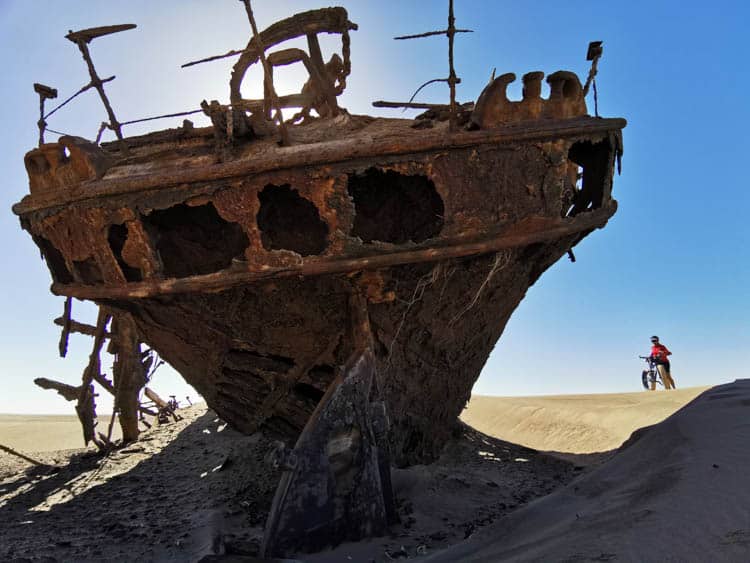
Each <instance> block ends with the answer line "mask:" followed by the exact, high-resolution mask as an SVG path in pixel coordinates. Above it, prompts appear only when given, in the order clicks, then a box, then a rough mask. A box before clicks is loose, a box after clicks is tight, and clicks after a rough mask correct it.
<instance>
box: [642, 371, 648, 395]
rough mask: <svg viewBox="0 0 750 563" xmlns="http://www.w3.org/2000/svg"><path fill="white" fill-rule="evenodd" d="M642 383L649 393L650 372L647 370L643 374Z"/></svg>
mask: <svg viewBox="0 0 750 563" xmlns="http://www.w3.org/2000/svg"><path fill="white" fill-rule="evenodd" d="M641 383H643V388H644V389H645V390H646V391H648V370H646V369H644V370H643V371H642V372H641Z"/></svg>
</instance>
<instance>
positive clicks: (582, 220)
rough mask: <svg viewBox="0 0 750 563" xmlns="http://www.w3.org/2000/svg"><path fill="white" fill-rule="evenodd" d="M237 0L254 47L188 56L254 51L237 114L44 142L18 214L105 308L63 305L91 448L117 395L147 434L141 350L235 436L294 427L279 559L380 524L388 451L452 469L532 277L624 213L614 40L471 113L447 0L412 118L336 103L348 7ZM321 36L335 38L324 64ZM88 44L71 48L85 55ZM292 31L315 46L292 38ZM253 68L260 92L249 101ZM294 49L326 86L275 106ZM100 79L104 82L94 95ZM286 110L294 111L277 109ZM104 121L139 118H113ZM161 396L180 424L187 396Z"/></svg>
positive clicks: (236, 79) (385, 518) (56, 286)
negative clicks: (591, 107) (440, 41)
mask: <svg viewBox="0 0 750 563" xmlns="http://www.w3.org/2000/svg"><path fill="white" fill-rule="evenodd" d="M243 4H244V5H245V9H246V12H247V15H248V18H249V20H250V24H251V29H252V37H251V38H250V40H249V42H248V44H247V46H246V47H245V48H244V49H242V50H237V51H232V52H230V53H227V54H226V55H221V56H219V57H209V58H207V59H202V60H201V61H195V62H193V63H187V64H186V65H185V66H187V65H189V64H196V63H198V62H205V61H208V60H215V59H217V58H221V57H224V56H238V57H239V58H238V60H237V62H236V63H235V65H234V67H233V71H232V75H231V78H230V80H229V102H228V103H221V102H220V101H218V100H212V101H210V102H208V101H204V102H203V103H202V104H201V108H202V111H204V112H205V113H206V114H207V115H208V116H209V117H210V119H211V123H212V126H211V127H206V128H195V127H193V126H192V124H189V123H186V125H185V126H184V127H182V128H180V129H176V130H167V131H158V132H154V133H150V134H147V135H142V136H138V137H128V138H126V139H123V138H122V137H121V136H120V135H119V134H118V141H116V142H113V143H100V142H99V139H97V140H96V142H90V141H87V140H85V139H82V138H78V137H71V136H63V137H61V138H60V139H59V141H58V142H57V143H47V144H43V145H41V146H40V147H38V148H36V149H33V150H31V151H30V152H29V153H28V154H27V155H26V157H25V165H26V169H27V172H28V175H29V187H30V194H29V195H28V196H26V197H25V198H24V199H23V200H22V201H21V202H20V203H18V204H16V205H15V206H14V211H15V212H16V213H17V214H18V215H19V216H20V217H21V223H22V226H23V228H24V229H26V230H27V231H29V233H30V234H31V236H32V237H33V239H34V241H35V242H36V243H37V245H38V246H39V248H40V250H41V251H42V254H43V256H44V259H45V260H46V261H47V265H48V267H49V269H50V272H51V274H52V278H53V286H52V291H53V292H54V293H55V294H58V295H62V296H65V297H66V298H71V297H76V298H80V299H89V300H93V301H94V302H96V303H98V304H99V305H100V318H99V320H98V322H97V324H96V326H95V327H91V326H87V325H84V324H81V323H77V322H75V321H74V320H73V319H72V318H71V314H70V308H69V305H68V304H67V303H66V309H65V312H64V315H63V317H62V318H61V320H60V324H61V325H62V327H63V335H62V338H61V344H60V349H61V352H63V351H64V349H65V342H67V335H68V334H69V333H70V332H83V333H86V334H92V335H93V336H94V349H93V351H92V355H91V358H90V362H89V366H88V367H87V369H86V370H85V371H84V374H83V377H82V382H81V385H80V386H79V387H75V388H72V389H71V388H68V387H65V386H64V384H58V383H56V382H52V383H50V382H49V381H45V382H44V385H45V386H46V387H47V388H51V389H55V390H57V391H58V392H60V393H61V394H63V395H64V396H66V395H67V396H73V394H74V393H75V396H76V400H77V410H78V411H79V417H80V418H81V421H82V423H83V425H84V434H85V437H86V439H87V440H92V439H95V438H96V436H95V431H94V426H93V420H94V418H93V413H94V412H95V410H94V409H95V404H94V397H95V394H94V383H97V384H99V385H101V386H102V387H104V388H105V389H106V390H107V391H109V392H111V393H113V394H114V395H115V399H116V400H115V404H116V408H117V409H118V411H119V412H120V416H121V424H123V425H124V426H123V432H124V433H125V432H127V436H128V439H132V438H133V437H135V436H137V431H138V416H139V415H138V411H139V410H140V411H141V412H142V411H143V408H144V406H143V405H142V404H139V403H138V402H137V394H138V393H137V390H140V388H142V387H143V386H144V385H145V383H146V380H147V379H148V374H149V370H150V369H152V366H153V365H155V364H154V363H151V364H148V361H149V358H147V357H145V356H144V355H143V354H142V353H141V351H140V348H139V346H140V343H141V342H144V343H147V344H148V346H150V347H151V349H152V350H155V351H157V352H158V354H159V355H160V356H161V357H163V358H164V359H166V360H167V361H168V362H169V363H170V364H171V365H173V366H174V367H175V368H176V369H177V370H178V371H179V372H180V373H181V374H182V375H183V376H184V377H185V379H186V380H188V381H189V382H190V383H191V384H192V385H193V386H194V387H195V388H196V389H197V390H198V391H199V392H200V393H201V394H202V395H203V397H204V398H205V399H206V402H207V403H208V404H209V406H210V407H211V408H212V409H214V410H215V411H216V412H217V414H218V415H219V416H220V417H221V418H222V419H223V420H225V421H227V422H228V423H229V424H230V425H232V426H233V427H234V428H236V429H238V430H240V431H241V432H244V433H248V434H249V433H253V432H255V431H257V430H258V429H263V430H264V431H266V432H268V433H269V434H272V435H275V436H276V437H278V438H279V440H280V442H281V443H282V446H283V447H279V448H277V449H276V450H274V451H275V454H274V455H273V456H271V457H273V458H274V459H275V463H277V464H278V465H279V466H280V467H283V468H284V477H283V479H282V482H281V484H280V485H279V488H278V490H277V493H276V497H275V500H274V506H273V509H272V511H271V514H270V516H269V520H268V523H267V527H266V535H265V538H264V543H263V551H264V553H265V554H266V555H273V556H278V555H285V554H289V553H293V552H295V551H298V550H314V549H318V548H320V547H322V546H324V545H328V544H333V543H337V542H340V541H343V540H346V539H357V538H360V537H365V536H368V535H373V534H379V533H383V532H384V531H385V530H386V528H387V525H388V524H389V522H392V521H393V518H395V511H394V509H393V499H392V491H391V486H390V474H389V468H390V465H391V464H392V463H393V464H395V465H399V466H404V465H409V464H415V463H429V462H430V461H432V460H434V459H436V458H437V456H438V455H439V453H440V451H441V448H442V447H443V445H444V444H445V442H446V440H447V439H448V438H449V437H450V435H451V433H452V432H453V430H454V429H455V425H456V421H457V416H458V414H459V413H460V411H461V409H462V408H463V406H464V405H465V403H466V401H467V399H468V397H469V394H470V392H471V388H472V386H473V384H474V381H475V380H476V378H477V377H478V375H479V372H480V370H481V368H482V366H483V365H484V363H485V361H486V359H487V357H488V355H489V353H490V351H491V349H492V348H493V346H494V344H495V342H496V341H497V339H498V338H499V337H500V335H501V334H502V332H503V329H504V327H505V324H506V323H507V321H508V319H509V317H510V315H511V313H512V312H513V310H514V309H515V308H516V307H517V306H518V304H519V303H520V301H521V300H522V299H523V297H524V296H525V294H526V291H527V290H528V288H529V287H530V286H531V285H533V284H534V283H535V282H536V281H537V280H538V279H539V277H540V276H541V275H542V273H543V272H544V271H545V270H546V269H547V268H549V267H550V266H551V265H552V264H554V263H555V262H556V261H557V260H559V259H560V258H561V257H562V256H565V255H566V254H569V255H571V254H572V248H573V247H574V246H575V245H576V244H577V243H578V242H580V240H582V239H583V238H584V237H585V236H587V235H588V234H589V233H591V232H592V231H593V230H595V229H598V228H602V227H604V226H605V225H606V224H607V221H608V220H609V218H610V217H611V216H612V215H613V214H614V213H615V211H616V209H617V202H616V201H615V200H614V199H613V197H612V185H613V176H614V169H615V166H616V165H619V158H620V155H621V154H622V138H621V130H622V129H623V128H624V127H625V125H626V123H625V120H624V119H619V118H595V117H591V116H589V115H588V109H587V106H586V100H585V95H586V92H587V88H588V84H589V83H592V84H593V77H594V76H595V74H596V65H597V61H598V56H600V55H601V45H599V47H598V51H597V49H595V48H592V49H593V50H592V51H591V52H592V57H593V59H592V60H593V63H592V71H591V73H590V75H589V76H590V80H587V85H586V86H585V87H584V86H582V85H581V82H580V80H579V78H578V77H577V76H576V75H575V74H574V73H572V72H569V71H562V70H560V71H556V72H552V73H550V74H547V75H546V83H547V84H548V86H549V94H548V96H547V97H544V96H543V92H542V90H543V89H544V84H543V82H544V78H545V73H544V72H542V71H533V72H529V73H526V74H525V75H523V96H522V99H521V100H518V101H514V100H510V99H509V98H508V96H507V86H508V85H509V84H510V83H511V82H513V81H514V80H515V74H514V73H510V72H509V73H505V74H501V75H500V76H498V77H495V75H494V73H493V77H492V79H491V81H490V83H489V84H488V85H487V87H486V88H484V90H483V91H482V92H481V93H480V94H479V96H478V98H477V99H476V101H475V102H468V103H466V104H458V103H457V102H456V99H455V86H456V85H457V84H458V83H459V78H458V76H457V74H456V71H455V66H454V60H453V43H454V39H455V35H456V34H457V33H460V32H464V31H468V30H460V29H458V28H456V25H455V16H454V13H453V2H452V1H450V2H449V10H448V27H447V28H446V29H445V30H440V31H434V32H427V33H423V34H419V35H418V36H413V37H424V36H432V35H446V36H447V37H448V59H449V60H448V77H447V78H441V79H438V81H440V82H446V83H447V84H448V86H449V90H450V100H449V103H447V104H418V103H414V102H413V101H412V100H410V101H409V102H407V103H404V104H401V103H398V102H382V103H379V105H381V106H391V107H392V106H398V107H421V108H422V109H426V110H427V111H426V112H425V114H423V116H421V118H420V119H418V120H416V126H415V121H413V120H406V119H386V118H374V117H370V116H357V115H350V114H349V113H348V112H346V111H345V110H344V109H343V108H341V107H340V106H339V105H338V101H337V98H338V96H339V95H340V94H341V93H342V92H343V91H344V88H345V87H346V80H347V77H348V76H349V74H350V72H351V60H350V37H349V32H350V31H352V30H356V29H357V25H356V24H354V23H352V22H350V21H349V19H348V14H347V12H346V10H344V9H343V8H324V9H320V10H312V11H308V12H304V13H301V14H297V15H294V16H291V17H290V18H287V19H285V20H282V21H280V22H277V23H274V24H272V25H271V26H269V27H268V28H266V29H264V30H262V31H259V30H258V29H257V26H256V24H255V21H254V17H253V13H252V9H251V6H250V3H249V0H243ZM115 28H117V26H115V27H112V28H95V29H94V30H93V31H92V30H88V31H90V32H91V33H90V34H89V35H90V38H93V37H97V36H99V35H98V34H101V33H103V31H102V30H109V29H115ZM84 31H86V30H84ZM78 33H79V34H82V33H84V32H78ZM321 33H329V34H337V35H340V36H341V54H339V53H334V54H333V55H332V56H331V57H330V58H329V59H328V62H325V59H324V58H323V53H322V50H321V46H320V43H319V41H318V35H319V34H321ZM89 35H85V34H84V35H77V36H74V39H76V41H78V42H79V43H80V44H79V46H81V45H84V46H85V45H86V44H87V42H88V41H86V39H87V38H89ZM90 38H89V39H88V40H90ZM297 38H304V39H306V40H307V50H304V49H301V48H297V47H294V48H286V49H285V48H282V47H281V44H282V43H285V42H286V41H289V40H293V39H297ZM409 38H411V36H410V37H409ZM277 47H278V49H277ZM82 52H83V48H82ZM88 60H89V59H87V62H88ZM257 62H260V63H261V64H262V65H263V67H264V72H263V81H264V96H263V98H262V99H259V100H249V99H244V98H243V97H242V95H241V92H240V86H241V84H242V81H243V79H244V77H245V75H246V72H247V70H248V69H249V68H250V67H251V66H252V65H253V64H255V63H257ZM296 63H301V64H302V65H303V66H304V67H305V69H306V71H307V73H308V75H309V79H308V81H307V82H306V84H305V85H304V86H303V88H302V91H301V92H299V93H297V94H292V95H288V96H278V95H277V94H276V92H275V89H274V85H273V69H274V68H275V67H277V66H283V65H288V64H296ZM103 82H104V81H101V80H99V79H98V78H96V74H95V73H93V71H92V83H91V84H92V85H93V84H98V85H99V86H100V87H101V83H103ZM89 87H91V85H90V86H89ZM102 91H103V89H102ZM105 99H106V98H105V97H103V101H104V100H105ZM106 105H107V104H106V103H105V106H106ZM287 108H297V109H299V111H298V113H296V114H294V116H293V117H292V118H291V119H284V117H283V114H282V112H283V111H286V109H287ZM187 113H189V112H184V114H187ZM48 115H49V114H48ZM165 115H172V116H175V115H178V114H174V113H173V114H165ZM157 117H158V116H157ZM145 119H152V118H144V120H145ZM136 121H138V120H134V121H132V122H136ZM125 123H128V122H125ZM110 125H111V126H112V127H117V128H119V127H121V126H122V124H121V123H118V122H117V120H116V119H115V117H114V114H113V113H112V115H110ZM118 131H119V129H118ZM279 140H280V141H281V144H279V142H278V141H279ZM217 155H218V158H217ZM467 288H468V289H467ZM110 315H111V316H112V317H113V318H114V321H113V322H112V328H110V330H109V331H107V328H106V326H107V319H108V317H109V316H110ZM105 339H109V341H110V348H111V350H114V351H116V353H117V354H118V360H117V362H116V370H115V375H114V378H113V381H111V382H110V381H109V380H108V379H106V378H105V377H104V376H103V375H102V374H101V373H100V363H99V353H100V351H101V349H102V345H103V342H104V340H105ZM151 361H152V362H153V358H151ZM40 385H41V383H40ZM146 394H147V396H148V397H150V398H151V400H152V401H153V402H154V408H155V409H157V410H158V411H161V412H162V414H163V415H164V416H170V414H169V413H168V412H166V411H165V410H164V409H166V408H167V407H169V406H170V401H166V402H165V401H164V400H163V399H161V398H160V397H158V396H156V395H154V394H152V393H151V392H150V390H148V389H147V391H146ZM123 413H124V416H123ZM172 414H174V413H173V411H172ZM98 439H99V440H100V441H101V442H103V445H104V447H106V442H107V440H108V437H107V436H103V435H102V434H99V438H98ZM291 444H295V445H294V447H293V448H291V447H290V445H291ZM314 532H319V533H317V535H316V533H314Z"/></svg>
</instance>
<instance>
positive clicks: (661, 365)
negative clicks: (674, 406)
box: [651, 336, 675, 390]
mask: <svg viewBox="0 0 750 563" xmlns="http://www.w3.org/2000/svg"><path fill="white" fill-rule="evenodd" d="M671 355H672V352H670V351H669V350H668V349H667V347H666V346H664V344H661V343H660V342H659V337H658V336H652V337H651V359H652V360H653V361H654V362H655V363H656V369H658V370H659V375H660V376H661V380H662V381H663V382H664V389H674V388H675V385H674V379H672V373H671V370H670V366H669V358H668V356H671ZM655 387H656V382H652V383H651V389H652V390H653V389H654V388H655Z"/></svg>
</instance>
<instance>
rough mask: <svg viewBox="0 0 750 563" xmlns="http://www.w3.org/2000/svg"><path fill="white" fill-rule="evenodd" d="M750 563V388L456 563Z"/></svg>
mask: <svg viewBox="0 0 750 563" xmlns="http://www.w3.org/2000/svg"><path fill="white" fill-rule="evenodd" d="M550 560H553V561H738V562H739V561H744V562H746V561H750V379H745V380H739V381H736V382H734V383H731V384H727V385H720V386H717V387H714V388H712V389H710V390H709V391H706V392H705V393H703V394H702V395H700V396H699V397H698V398H697V399H696V400H695V401H693V402H692V403H690V404H689V405H687V406H686V407H684V408H683V409H681V410H680V411H678V412H677V413H675V414H674V415H672V416H670V417H669V418H668V419H667V420H665V421H664V422H661V423H659V424H657V425H655V426H651V427H648V428H645V429H642V430H639V431H638V432H636V433H635V434H634V435H633V436H632V437H631V438H630V439H629V440H628V441H627V442H626V443H625V444H624V445H623V447H622V448H621V449H620V451H619V452H618V453H617V454H616V455H614V456H613V457H612V458H611V459H609V460H608V461H607V462H606V463H603V464H601V465H600V466H599V467H597V468H596V469H594V470H592V471H591V472H589V473H587V474H585V475H582V476H581V477H579V478H578V479H576V480H575V481H573V482H572V483H570V484H569V485H568V486H567V487H563V488H560V489H559V490H557V491H556V492H554V493H553V494H551V495H549V496H547V497H545V498H542V499H539V500H538V501H536V502H533V503H530V504H529V505H527V506H525V507H523V508H522V509H520V510H518V511H516V512H514V513H513V514H511V515H509V516H508V517H507V518H504V519H503V520H502V521H499V522H497V523H496V524H494V525H492V526H488V527H486V528H485V529H484V530H481V531H480V532H479V533H477V534H476V535H475V536H474V537H472V538H469V539H468V540H467V541H466V542H464V543H463V544H462V545H459V546H455V547H454V548H451V549H449V550H447V551H446V552H444V553H442V554H438V555H435V556H433V557H431V558H429V559H428V561H431V562H448V561H465V562H479V561H492V562H496V561H550Z"/></svg>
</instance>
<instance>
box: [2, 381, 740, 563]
mask: <svg viewBox="0 0 750 563" xmlns="http://www.w3.org/2000/svg"><path fill="white" fill-rule="evenodd" d="M704 389H705V388H695V389H680V390H677V391H675V392H664V391H661V392H657V393H647V392H642V393H625V394H612V395H579V396H567V397H565V396H556V397H524V398H495V397H474V398H472V401H471V403H470V405H469V407H468V409H466V410H465V411H464V413H463V417H462V418H463V419H464V420H465V421H466V422H468V423H470V424H471V425H473V426H475V427H476V428H477V429H478V430H481V431H483V432H485V433H487V434H490V435H494V436H496V437H497V438H500V439H497V438H492V437H490V436H486V435H484V434H480V433H479V432H477V431H474V430H471V429H469V428H466V429H464V432H463V434H462V436H461V437H460V438H459V439H457V440H454V441H452V442H451V443H450V444H449V445H448V446H447V447H446V449H445V451H444V453H443V456H442V457H441V459H440V460H439V461H438V462H436V463H434V464H432V465H430V466H414V467H410V468H408V469H394V471H393V474H392V475H393V479H394V486H395V490H396V495H397V498H398V499H399V500H398V502H399V506H400V508H399V513H400V515H401V518H402V522H401V524H399V525H397V526H394V527H393V529H392V530H391V531H390V533H389V535H388V536H387V537H385V538H374V539H372V540H369V541H366V542H358V543H352V544H342V545H340V546H338V547H337V548H335V549H333V550H330V551H325V552H323V553H319V554H316V555H312V556H309V555H300V556H299V560H300V561H311V562H312V561H325V562H326V563H332V562H339V561H341V562H347V563H348V562H349V561H353V560H354V561H376V562H378V563H381V562H386V561H391V560H393V559H395V558H402V557H404V558H405V557H409V558H412V557H419V559H420V560H422V561H436V562H448V561H451V562H452V561H467V562H471V561H487V562H495V561H609V560H617V561H709V560H710V561H743V562H744V561H750V447H748V446H749V445H750V422H748V421H750V417H748V413H750V410H748V407H750V380H742V381H738V382H735V383H733V384H728V385H722V386H718V387H715V388H711V389H708V390H707V391H704ZM696 397H697V398H696ZM675 411H676V412H675ZM673 413H674V414H673ZM184 415H185V418H184V420H182V421H181V422H179V423H171V424H169V425H166V426H163V427H155V428H153V429H152V430H150V431H148V432H147V433H145V434H144V437H143V440H142V442H141V443H140V444H136V445H134V446H133V447H130V448H126V449H123V450H121V451H118V452H115V453H113V454H112V455H110V456H108V457H106V458H98V457H96V456H83V457H78V458H74V461H73V463H71V465H69V466H65V467H61V468H60V470H59V471H58V472H54V473H51V474H47V473H44V472H42V473H39V474H37V473H34V472H30V473H29V472H27V473H23V471H21V469H22V465H23V464H22V462H17V465H18V469H16V470H14V471H13V472H12V473H9V474H8V475H9V477H8V478H6V479H5V480H3V479H0V521H2V522H4V523H5V526H0V548H2V547H4V548H5V553H3V549H0V559H1V558H2V557H3V556H5V557H6V558H8V557H10V558H11V559H12V558H14V557H19V556H36V555H38V553H39V551H38V549H39V546H41V545H45V546H48V547H47V548H45V553H48V554H49V555H52V556H54V557H57V558H59V559H61V560H76V561H79V560H80V561H98V560H102V559H109V560H127V559H128V556H127V555H126V554H129V556H130V557H131V560H164V561H195V560H198V559H200V557H202V556H204V555H210V556H212V557H213V556H214V554H215V556H216V557H217V558H216V559H212V560H215V561H225V560H226V561H230V560H233V559H231V558H229V559H222V557H225V555H221V554H222V553H224V554H228V553H230V548H231V549H232V550H234V551H233V553H235V554H237V553H243V554H245V555H254V554H255V553H257V548H258V545H259V543H260V537H261V534H262V529H263V528H262V526H263V522H264V520H265V516H266V514H267V511H268V509H269V507H270V502H271V498H272V494H273V490H274V487H275V480H274V479H273V475H272V473H271V472H269V469H268V467H267V466H265V465H264V464H263V463H262V460H263V457H264V455H265V452H266V451H267V448H268V444H269V441H268V439H266V438H264V437H262V436H260V435H255V436H253V437H247V436H241V435H239V434H238V433H236V432H233V431H231V430H230V429H228V428H227V429H226V430H224V431H222V429H223V428H224V424H223V423H222V422H221V421H220V420H219V419H218V418H216V417H215V415H214V414H212V413H211V412H210V411H208V412H207V411H206V409H205V406H196V407H192V408H191V409H187V410H185V411H184ZM665 418H666V420H663V419H665ZM659 421H661V422H659ZM102 424H104V422H102ZM650 424H653V426H648V425H650ZM641 426H648V427H647V428H644V429H642V430H638V431H636V432H635V434H634V435H633V437H632V438H631V439H630V440H628V442H627V443H626V444H625V446H623V447H622V448H620V449H619V450H617V451H613V453H611V454H609V455H607V456H605V457H606V458H607V460H606V461H605V462H603V463H601V464H599V465H592V466H589V467H587V468H581V467H580V466H579V465H580V464H576V465H574V464H571V463H569V462H568V461H562V460H558V459H554V458H551V457H550V456H547V455H544V454H539V453H537V452H535V451H533V450H528V449H526V448H523V447H519V446H515V445H513V444H511V443H508V442H514V443H520V444H523V445H526V446H531V447H534V448H536V449H541V450H548V451H553V452H570V453H572V454H580V455H584V454H587V453H588V452H596V451H606V450H614V449H615V448H617V447H618V446H619V445H620V443H621V442H622V441H623V440H624V439H626V438H627V437H628V436H629V435H630V433H631V432H632V431H634V430H637V429H638V428H639V427H641ZM503 440H505V441H503ZM506 441H507V442H506ZM0 443H5V444H6V445H10V446H12V447H16V448H18V449H22V450H24V451H26V452H27V453H33V452H43V451H45V449H64V448H67V447H80V429H79V427H78V423H77V421H76V419H75V417H17V416H9V415H4V416H0ZM62 453H64V452H57V453H56V454H55V455H58V456H59V455H60V454H62ZM52 454H53V452H49V453H48V454H47V455H52ZM39 455H44V454H42V453H40V454H39ZM7 457H8V456H6V458H7ZM589 457H597V456H589ZM600 458H601V456H599V457H598V459H600ZM8 459H10V460H13V458H8ZM0 461H2V459H0ZM14 463H16V462H14ZM0 465H1V464H0ZM0 469H2V467H0ZM258 483H262V485H263V486H262V487H260V488H259V485H258ZM175 499H179V500H175ZM32 513H33V520H34V529H33V530H34V532H33V534H29V531H28V529H26V528H25V527H24V526H26V525H27V523H28V521H29V520H30V516H29V515H30V514H32ZM91 519H95V520H96V522H98V523H99V524H100V525H99V526H97V527H94V528H91V529H89V528H82V527H80V526H79V525H78V522H80V521H81V520H91ZM113 522H114V524H113ZM249 523H250V524H249ZM115 524H116V525H117V528H116V529H115V530H114V532H113V531H112V530H111V528H112V526H115ZM113 533H116V534H117V536H116V537H117V539H115V540H113V539H112V537H114V536H111V534H113ZM217 538H218V539H219V540H220V541H218V543H217V541H215V540H216V539H217ZM134 546H137V549H136V547H134ZM217 546H218V547H217Z"/></svg>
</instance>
